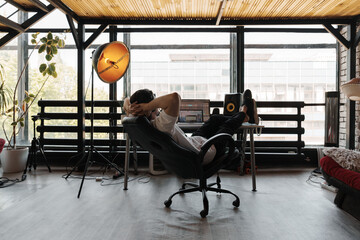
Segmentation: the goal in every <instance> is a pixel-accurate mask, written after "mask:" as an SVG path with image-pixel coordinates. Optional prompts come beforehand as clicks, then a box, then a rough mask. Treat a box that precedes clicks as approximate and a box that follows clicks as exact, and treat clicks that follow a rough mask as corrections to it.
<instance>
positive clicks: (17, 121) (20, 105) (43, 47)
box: [0, 32, 65, 148]
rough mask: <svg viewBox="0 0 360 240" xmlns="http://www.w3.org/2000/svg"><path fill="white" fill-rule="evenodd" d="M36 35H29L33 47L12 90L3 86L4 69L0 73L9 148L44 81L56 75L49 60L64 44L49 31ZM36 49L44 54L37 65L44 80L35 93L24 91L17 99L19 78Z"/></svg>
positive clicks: (0, 99)
mask: <svg viewBox="0 0 360 240" xmlns="http://www.w3.org/2000/svg"><path fill="white" fill-rule="evenodd" d="M38 35H39V33H35V34H32V35H31V36H32V39H31V43H32V44H34V48H33V49H32V51H31V52H30V55H29V57H28V59H27V61H26V63H25V65H24V67H23V69H22V71H21V73H20V75H19V78H18V80H17V82H16V84H15V87H14V88H13V89H12V91H9V89H7V88H5V86H4V83H5V76H4V71H2V73H1V74H2V75H1V82H2V83H1V85H0V111H1V112H4V110H5V109H6V108H7V107H8V106H9V105H10V108H8V109H7V110H6V111H5V114H6V118H5V120H4V121H3V125H2V127H3V131H4V134H5V137H6V140H7V142H8V147H11V148H16V136H17V134H18V133H19V131H20V130H21V128H22V127H24V126H25V116H26V114H27V113H28V110H29V109H30V107H31V105H32V104H33V103H34V101H35V100H36V98H37V96H38V95H39V93H40V92H41V90H42V89H43V87H44V86H45V83H46V82H47V81H48V79H49V78H50V77H53V78H56V77H57V72H56V67H55V63H54V62H51V60H52V59H53V58H54V56H55V55H56V54H57V53H58V48H62V47H64V46H65V40H64V39H63V38H60V37H59V36H53V34H52V33H51V32H49V33H48V34H47V35H46V36H45V37H42V38H40V40H37V37H38ZM36 49H38V53H39V54H42V55H44V59H45V62H44V63H41V64H40V66H39V71H40V73H42V75H43V76H44V81H43V82H42V84H41V86H40V88H39V89H38V90H37V92H36V94H33V93H29V92H26V91H25V96H24V97H23V99H20V101H19V100H18V99H17V90H18V88H19V84H20V82H21V78H22V76H23V74H24V72H25V70H26V68H27V66H28V64H29V61H30V58H31V55H32V54H33V52H34V51H35V50H36ZM2 70H3V69H2ZM2 89H3V90H2ZM2 91H3V92H2ZM10 93H11V94H10ZM9 119H11V120H12V121H11V129H12V131H11V134H7V131H6V129H5V123H6V122H8V120H9Z"/></svg>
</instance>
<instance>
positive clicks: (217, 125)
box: [192, 112, 246, 139]
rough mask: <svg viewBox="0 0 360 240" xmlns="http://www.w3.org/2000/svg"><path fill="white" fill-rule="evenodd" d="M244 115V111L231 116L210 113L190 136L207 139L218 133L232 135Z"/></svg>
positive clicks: (242, 120) (239, 125)
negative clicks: (208, 117)
mask: <svg viewBox="0 0 360 240" xmlns="http://www.w3.org/2000/svg"><path fill="white" fill-rule="evenodd" d="M245 116H246V115H245V113H244V112H238V113H236V114H234V115H232V116H224V115H220V114H216V115H212V116H211V117H210V119H209V120H207V121H206V122H205V123H204V125H203V126H201V127H200V128H199V129H198V130H196V131H195V132H194V133H193V134H192V136H202V137H204V138H207V139H209V138H211V137H212V136H215V135H216V134H218V133H228V134H230V135H233V134H234V133H235V132H236V130H237V129H238V128H239V127H241V125H242V124H243V122H244V119H245Z"/></svg>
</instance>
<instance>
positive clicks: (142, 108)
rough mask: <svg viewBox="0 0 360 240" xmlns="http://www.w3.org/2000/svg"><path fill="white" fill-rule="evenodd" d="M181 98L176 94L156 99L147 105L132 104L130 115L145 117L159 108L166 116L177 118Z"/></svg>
mask: <svg viewBox="0 0 360 240" xmlns="http://www.w3.org/2000/svg"><path fill="white" fill-rule="evenodd" d="M180 102H181V98H180V95H179V94H178V93H176V92H174V93H170V94H167V95H164V96H161V97H157V98H155V99H154V100H152V101H151V102H149V103H140V104H137V103H132V104H131V105H130V111H129V112H130V113H132V114H134V115H146V114H147V113H148V112H151V111H152V110H154V109H157V108H161V109H162V110H163V111H165V113H166V114H168V115H170V116H173V117H177V116H178V115H179V109H180Z"/></svg>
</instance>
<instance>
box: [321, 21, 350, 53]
mask: <svg viewBox="0 0 360 240" xmlns="http://www.w3.org/2000/svg"><path fill="white" fill-rule="evenodd" d="M323 26H324V28H325V29H326V30H327V31H328V32H329V33H331V34H332V35H333V36H334V37H335V38H336V40H337V41H338V42H339V43H340V44H341V45H343V46H344V47H345V48H346V49H349V48H350V45H351V43H350V41H348V40H346V38H344V37H343V35H341V33H340V31H339V30H338V29H335V28H334V27H333V26H332V25H331V24H330V23H325V24H323Z"/></svg>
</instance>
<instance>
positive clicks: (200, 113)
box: [179, 99, 210, 122]
mask: <svg viewBox="0 0 360 240" xmlns="http://www.w3.org/2000/svg"><path fill="white" fill-rule="evenodd" d="M209 118H210V100H209V99H182V100H181V105H180V114H179V122H205V121H207V120H208V119H209Z"/></svg>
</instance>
